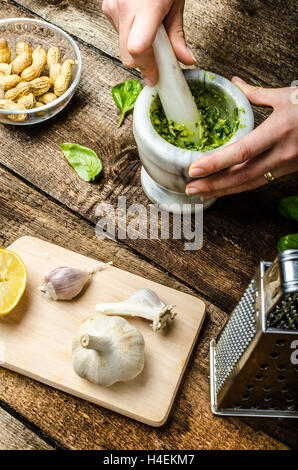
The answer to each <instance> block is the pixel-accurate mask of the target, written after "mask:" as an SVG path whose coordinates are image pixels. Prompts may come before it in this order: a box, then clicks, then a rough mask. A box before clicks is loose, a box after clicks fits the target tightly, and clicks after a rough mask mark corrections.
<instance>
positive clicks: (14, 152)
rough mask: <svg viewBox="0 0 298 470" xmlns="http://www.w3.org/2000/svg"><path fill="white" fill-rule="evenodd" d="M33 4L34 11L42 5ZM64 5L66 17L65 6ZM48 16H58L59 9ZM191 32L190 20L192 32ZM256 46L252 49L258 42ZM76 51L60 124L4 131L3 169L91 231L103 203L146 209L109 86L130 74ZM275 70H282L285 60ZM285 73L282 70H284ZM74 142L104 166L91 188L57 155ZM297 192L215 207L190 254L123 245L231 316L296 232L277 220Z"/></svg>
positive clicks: (289, 185) (278, 189) (293, 181)
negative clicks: (264, 262) (76, 75)
mask: <svg viewBox="0 0 298 470" xmlns="http://www.w3.org/2000/svg"><path fill="white" fill-rule="evenodd" d="M23 3H25V2H23ZM32 3H33V4H34V5H35V6H34V5H33V6H34V9H35V10H36V11H37V7H38V6H40V5H41V4H43V3H44V2H32ZM96 3H97V2H96ZM14 4H15V2H14ZM63 5H64V7H63V12H64V14H65V15H66V14H67V10H68V7H67V2H66V3H65V4H64V3H63ZM65 5H66V6H65ZM28 6H30V5H28ZM33 6H32V4H31V7H32V8H33ZM50 8H51V9H53V8H54V9H55V11H56V12H57V14H58V13H59V5H51V6H50ZM7 10H8V11H7ZM98 11H99V10H98ZM17 12H18V9H17V8H16V7H15V6H12V5H7V6H6V8H4V9H3V10H1V15H2V16H5V15H6V16H7V13H9V14H10V15H11V16H12V15H13V16H15V15H16V14H17ZM23 14H26V12H23ZM39 14H42V10H41V11H39ZM60 16H61V15H60ZM100 17H101V16H99V18H98V21H100ZM58 18H59V14H58ZM269 19H270V18H267V21H269ZM263 21H265V18H263ZM68 23H69V26H68V30H69V28H70V27H71V25H73V27H75V25H76V24H77V22H75V21H69V22H68ZM195 24H196V23H195V20H194V23H193V27H192V28H193V30H194V31H195V29H196V28H195ZM73 32H76V31H73ZM77 32H78V31H77ZM110 40H112V37H111V39H110ZM254 40H255V44H257V43H258V41H259V38H255V39H254ZM79 45H80V49H81V52H82V56H83V63H84V72H83V77H82V80H81V84H80V87H79V90H78V92H77V94H76V96H75V98H74V99H73V100H72V102H71V104H70V106H69V107H68V108H67V110H65V111H64V112H63V113H62V114H60V115H59V116H58V117H57V118H55V119H54V120H51V121H48V122H46V123H44V124H42V125H40V126H35V127H34V126H33V127H31V128H24V129H22V128H19V129H15V128H13V127H12V126H6V127H2V128H1V134H0V135H1V143H0V148H1V155H0V162H1V163H2V164H3V165H5V166H6V167H8V168H10V169H11V170H13V171H15V172H16V173H17V174H18V175H20V176H22V177H23V178H25V179H26V180H27V181H30V183H31V184H33V185H34V186H35V187H37V188H39V189H40V190H42V191H43V192H45V193H46V194H48V195H50V196H51V197H53V198H55V199H56V200H58V201H60V202H61V203H63V204H64V205H65V206H67V207H69V208H71V209H72V210H74V211H76V212H78V213H80V214H81V215H82V216H83V217H84V218H87V219H88V220H90V221H92V222H93V223H96V221H97V218H96V214H95V210H96V207H97V206H98V204H100V203H102V202H108V203H111V204H114V205H116V203H117V197H118V196H119V195H122V196H126V197H127V203H128V204H130V203H132V202H135V201H138V202H139V203H143V204H146V205H148V203H149V201H148V200H147V198H146V197H145V195H144V193H143V191H142V189H141V186H140V181H139V170H140V165H139V158H138V154H137V151H136V147H135V143H134V140H133V136H132V130H131V116H130V117H129V118H128V119H127V120H126V122H125V124H124V126H123V127H122V128H121V129H120V130H118V129H117V128H116V123H117V121H118V110H117V108H116V106H115V104H114V102H113V100H112V97H111V86H112V85H114V84H115V83H117V82H119V81H122V80H125V79H129V78H132V74H131V73H130V72H128V71H125V70H124V69H123V68H121V67H119V66H118V65H117V63H115V61H112V60H111V59H109V58H108V57H106V56H104V55H102V54H101V53H99V52H98V51H97V50H96V49H94V48H93V47H90V46H88V45H86V43H85V42H82V41H80V42H79ZM260 53H261V51H260ZM264 53H265V52H264ZM215 62H216V61H215ZM280 64H283V62H282V60H281V61H280ZM285 65H286V64H285ZM280 66H281V65H280ZM237 67H238V63H237V64H234V67H232V64H230V70H231V74H232V73H235V72H236V71H237ZM209 68H210V69H214V67H209ZM282 68H283V70H285V67H284V66H282ZM90 71H92V72H90ZM216 71H218V70H216ZM268 73H269V72H268ZM226 75H228V74H227V73H226ZM257 117H258V120H259V121H260V119H261V118H262V115H261V114H257ZM99 123H100V124H99ZM74 136H76V140H77V141H79V143H81V144H82V145H87V146H89V147H92V148H93V149H94V150H95V151H96V152H97V153H98V155H99V156H100V158H101V159H102V161H103V166H104V172H103V174H102V175H101V176H100V178H98V180H97V181H96V183H94V184H88V183H85V182H84V181H82V180H80V179H79V178H78V177H77V175H76V174H75V172H73V171H72V170H71V169H70V168H69V166H68V164H67V162H66V161H65V159H64V157H63V156H62V154H61V152H60V150H59V149H60V144H61V142H69V141H72V140H74ZM29 144H30V152H26V160H25V161H26V164H25V165H24V158H23V152H24V146H26V145H29ZM37 160H38V165H37V164H36V161H37ZM296 187H297V178H296V176H295V175H294V176H293V175H292V176H290V177H286V178H284V179H282V180H279V181H278V182H276V184H274V185H271V186H270V187H269V186H268V185H267V186H266V187H264V188H262V189H260V190H257V191H253V192H249V193H244V194H241V195H235V196H231V197H226V198H224V199H222V200H220V201H218V202H217V203H216V204H215V205H214V206H213V207H212V208H211V209H210V210H208V211H206V213H205V214H204V246H203V249H202V250H200V251H199V252H196V253H195V254H193V253H192V252H186V251H185V250H184V241H183V240H181V241H178V240H171V239H170V240H150V239H149V240H142V239H141V240H140V239H137V240H131V239H127V240H125V243H126V244H128V245H129V246H131V247H133V248H134V249H136V250H137V251H138V252H139V253H142V254H143V255H144V256H146V257H147V258H148V259H150V260H152V261H154V262H156V263H157V264H159V265H160V266H163V267H164V268H165V269H167V270H168V271H169V272H171V273H173V274H174V275H175V276H177V277H179V278H180V279H182V280H183V281H184V282H186V283H187V284H188V285H190V286H192V287H194V288H195V289H197V290H198V291H199V292H200V293H201V294H202V295H204V297H206V298H208V299H209V300H211V301H212V302H213V303H215V304H216V305H217V306H219V307H220V308H222V309H223V310H226V311H231V309H232V308H233V306H234V305H235V303H236V302H237V300H238V299H239V298H240V296H241V293H242V292H243V290H244V288H245V287H246V285H247V283H248V282H249V280H250V278H251V277H252V275H253V273H254V271H255V268H256V266H257V263H258V262H259V260H260V259H268V260H270V259H272V258H273V257H274V256H275V253H276V243H277V241H278V239H279V238H280V236H282V235H284V234H286V233H290V232H291V231H293V228H292V227H293V224H291V223H290V222H287V221H284V220H283V219H282V218H281V217H280V216H279V215H278V212H277V204H278V201H279V200H280V199H281V197H283V196H288V195H291V194H295V192H296ZM145 229H146V227H142V230H145ZM251 234H254V235H253V237H252V236H251Z"/></svg>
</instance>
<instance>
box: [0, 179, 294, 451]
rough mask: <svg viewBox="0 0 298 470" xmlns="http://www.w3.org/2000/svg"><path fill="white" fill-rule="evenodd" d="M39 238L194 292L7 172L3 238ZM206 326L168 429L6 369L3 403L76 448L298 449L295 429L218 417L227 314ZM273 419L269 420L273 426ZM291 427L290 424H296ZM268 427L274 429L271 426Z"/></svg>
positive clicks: (0, 382) (2, 182) (1, 198)
mask: <svg viewBox="0 0 298 470" xmlns="http://www.w3.org/2000/svg"><path fill="white" fill-rule="evenodd" d="M22 235H33V236H38V237H40V238H43V239H46V240H49V241H51V242H55V243H57V244H60V245H62V246H64V247H66V248H69V249H72V250H75V251H78V252H80V253H82V254H85V255H88V256H92V257H98V258H99V259H102V260H103V261H109V260H112V261H113V263H114V265H115V266H118V267H121V268H122V269H127V270H129V271H131V272H134V273H135V274H140V275H142V276H145V277H147V278H149V279H152V280H154V281H157V282H160V283H163V284H165V285H168V286H170V287H173V288H176V289H179V290H181V291H183V292H187V293H191V294H193V295H194V294H195V292H194V291H193V290H191V289H189V288H188V287H187V286H185V285H184V284H182V283H181V282H179V281H177V280H176V279H174V278H173V277H170V276H169V275H168V274H166V273H165V272H163V271H161V270H160V269H157V268H156V267H154V266H153V265H152V264H149V263H147V262H146V261H145V260H143V259H141V258H140V257H139V256H137V255H135V254H134V253H132V251H131V250H129V249H127V248H125V247H123V246H121V244H120V243H119V242H114V241H110V240H104V241H99V240H97V239H96V237H95V234H94V228H93V227H92V226H91V225H90V224H88V223H87V222H86V221H83V220H82V219H80V218H78V217H77V216H75V215H74V214H72V213H70V212H69V211H66V210H65V209H64V208H62V207H59V206H58V205H57V204H56V203H54V202H52V201H49V200H48V199H47V198H46V197H45V196H44V195H42V194H39V193H37V192H36V191H35V190H34V189H33V188H31V187H29V186H28V185H26V184H24V183H22V182H21V181H20V180H19V179H18V178H16V177H14V176H12V175H11V174H9V173H7V172H4V171H3V170H1V173H0V240H1V246H7V245H8V244H10V243H11V242H12V241H13V240H15V239H16V238H17V237H20V236H22ZM207 305H208V314H207V319H206V321H205V325H204V327H203V330H202V332H201V334H200V337H199V340H198V342H197V345H196V347H195V350H194V353H193V355H192V358H191V361H190V364H189V367H188V369H187V371H186V375H185V378H184V380H183V382H182V384H181V387H180V390H179V392H178V395H177V399H176V402H175V404H174V408H173V411H172V413H171V417H170V419H169V421H168V423H167V424H166V425H165V426H163V427H162V428H160V429H152V428H149V427H148V426H146V425H142V424H141V423H136V422H134V421H132V420H130V419H127V418H124V417H122V416H119V415H117V414H114V413H112V412H110V411H108V410H104V409H102V408H100V407H96V406H94V405H92V404H90V403H87V402H84V401H82V400H78V399H76V398H74V397H72V396H69V395H66V394H64V393H61V392H59V391H57V390H54V389H51V388H49V387H46V386H45V385H42V384H39V383H37V382H34V381H32V380H30V379H28V378H25V377H22V376H19V375H17V374H13V373H11V372H9V371H6V370H4V369H0V399H1V400H3V401H4V402H5V403H7V404H8V405H9V406H11V407H12V408H13V409H15V410H16V411H17V412H18V413H20V414H21V415H23V416H24V417H25V418H26V419H27V420H29V421H30V422H32V423H34V424H35V425H36V426H38V427H39V428H40V429H42V431H43V432H44V433H46V434H47V435H49V436H51V438H52V439H53V440H54V441H55V442H57V443H59V444H60V445H61V446H64V447H67V448H70V449H115V448H117V449H189V448H193V449H281V448H286V445H284V444H282V443H281V442H278V440H282V441H283V442H287V443H288V445H290V446H292V447H295V446H297V447H298V442H296V440H297V433H295V432H293V430H291V429H290V428H289V427H288V426H287V427H286V428H285V429H284V427H281V428H279V427H278V423H277V424H275V428H274V429H272V430H271V428H270V425H267V432H268V433H269V434H271V435H272V436H275V438H274V437H269V436H268V435H266V434H265V432H264V431H263V430H262V428H261V427H260V425H259V421H257V420H249V423H248V424H245V423H244V422H243V421H242V420H240V419H234V418H228V419H221V418H217V417H214V416H212V414H211V411H210V405H209V380H208V375H209V342H210V339H211V338H212V337H214V336H215V335H216V334H217V333H218V331H219V330H220V329H221V327H222V325H223V322H224V321H225V314H224V313H223V312H222V311H220V310H219V309H217V308H216V307H214V306H212V305H210V304H208V303H207ZM267 421H268V420H267ZM289 425H290V423H289ZM263 426H264V429H265V428H266V426H265V424H263Z"/></svg>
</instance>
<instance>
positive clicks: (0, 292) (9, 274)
mask: <svg viewBox="0 0 298 470" xmlns="http://www.w3.org/2000/svg"><path fill="white" fill-rule="evenodd" d="M27 279H28V275H27V270H26V266H25V265H24V263H23V261H22V260H21V258H20V257H19V255H17V254H16V253H13V252H12V251H8V250H2V249H0V315H6V314H7V313H9V312H11V310H12V309H14V308H15V306H16V305H17V304H18V303H19V301H20V299H21V297H22V295H23V294H24V292H25V289H26V285H27Z"/></svg>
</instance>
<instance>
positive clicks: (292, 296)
mask: <svg viewBox="0 0 298 470" xmlns="http://www.w3.org/2000/svg"><path fill="white" fill-rule="evenodd" d="M297 312H298V250H288V251H285V252H283V253H281V254H280V255H279V256H278V257H277V258H276V260H275V261H274V262H273V263H270V262H264V261H262V262H261V263H260V266H259V269H258V270H257V272H256V274H255V276H254V278H253V279H252V280H251V282H250V284H249V285H248V287H247V289H246V290H245V292H244V294H243V296H242V298H241V300H240V302H239V303H238V305H237V306H236V308H235V309H234V310H233V312H232V314H231V317H230V318H229V319H228V321H227V322H226V324H225V325H224V327H223V329H222V331H221V332H220V334H219V335H218V337H217V338H216V340H215V339H214V340H212V341H211V345H210V354H211V370H210V381H211V405H212V411H213V413H215V414H227V415H245V416H278V417H281V416H282V417H298V313H297ZM293 345H294V346H293ZM296 345H297V355H296V354H295V346H296ZM293 349H294V351H293ZM296 356H297V364H296V363H295V358H296Z"/></svg>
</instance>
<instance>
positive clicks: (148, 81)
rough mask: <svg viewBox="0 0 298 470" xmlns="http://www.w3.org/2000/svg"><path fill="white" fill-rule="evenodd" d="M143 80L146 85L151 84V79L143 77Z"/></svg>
mask: <svg viewBox="0 0 298 470" xmlns="http://www.w3.org/2000/svg"><path fill="white" fill-rule="evenodd" d="M144 80H145V83H146V85H148V86H153V81H152V80H151V78H144Z"/></svg>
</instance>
